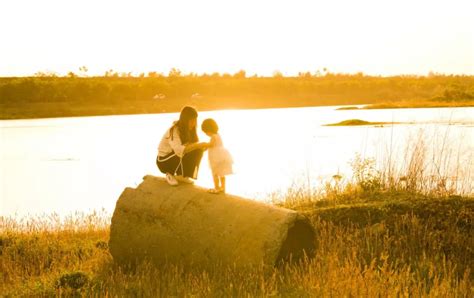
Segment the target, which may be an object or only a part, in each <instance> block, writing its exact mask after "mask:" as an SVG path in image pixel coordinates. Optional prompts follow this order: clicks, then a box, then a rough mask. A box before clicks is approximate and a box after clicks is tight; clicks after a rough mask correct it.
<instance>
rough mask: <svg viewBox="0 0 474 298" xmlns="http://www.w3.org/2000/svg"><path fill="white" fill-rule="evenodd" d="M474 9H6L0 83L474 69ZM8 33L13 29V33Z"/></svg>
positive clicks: (236, 5) (354, 4)
mask: <svg viewBox="0 0 474 298" xmlns="http://www.w3.org/2000/svg"><path fill="white" fill-rule="evenodd" d="M471 6H472V4H471V1H467V0H456V1H449V2H447V1H417V2H413V1H371V0H362V1H340V0H339V1H327V2H314V1H232V2H229V1H210V0H203V1H143V0H141V1H89V0H84V1H54V0H45V1H28V0H23V1H2V2H1V3H0V28H2V45H1V47H0V57H1V58H0V75H1V76H12V75H13V76H14V75H31V74H33V73H35V72H37V71H52V72H57V73H59V74H66V73H67V72H68V71H75V72H77V71H78V68H79V67H80V66H83V65H85V66H87V67H88V69H89V71H88V75H102V74H104V72H105V71H107V70H109V69H113V70H116V71H119V72H133V73H135V74H138V73H140V72H145V73H146V72H148V71H158V72H164V73H167V72H168V71H169V70H170V69H171V68H173V67H174V68H178V69H180V70H182V71H184V72H186V73H189V72H196V73H203V72H206V73H212V72H221V73H223V72H230V73H233V72H236V71H238V70H240V69H245V70H246V71H247V73H248V74H253V73H258V74H261V75H271V74H272V73H273V72H274V71H276V70H278V71H281V72H282V73H283V74H289V75H291V74H296V73H297V72H298V71H316V70H318V69H323V68H328V69H329V70H331V71H333V72H349V73H352V72H359V71H362V72H365V73H368V74H382V75H390V74H402V73H416V74H427V73H428V72H429V71H437V72H442V73H464V74H473V73H474V45H473V44H474V19H473V18H472V17H471V16H470V13H469V11H472V9H471ZM7 28H8V29H7Z"/></svg>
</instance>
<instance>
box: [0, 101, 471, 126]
mask: <svg viewBox="0 0 474 298" xmlns="http://www.w3.org/2000/svg"><path fill="white" fill-rule="evenodd" d="M183 105H192V106H194V107H196V108H198V110H199V111H203V112H204V111H213V110H225V109H240V110H245V109H269V108H302V107H318V106H328V105H329V104H313V103H311V102H310V101H304V102H301V103H298V102H296V103H291V104H289V103H281V102H280V103H276V104H273V105H269V104H268V103H267V104H266V103H259V102H258V101H254V102H253V103H245V104H244V103H238V102H237V103H235V104H229V105H224V104H222V103H219V102H216V103H214V104H212V103H211V104H202V103H197V102H195V101H189V102H185V103H183ZM183 105H181V104H179V105H178V104H176V103H172V104H163V103H150V102H148V101H145V102H135V103H133V104H131V105H128V106H123V105H110V106H104V105H81V104H79V103H72V104H71V103H29V104H17V105H14V106H12V105H1V104H0V120H16V119H39V118H58V117H86V116H111V115H132V114H159V113H177V112H179V111H180V110H181V108H182V107H183ZM449 107H450V108H456V107H474V100H472V101H463V102H436V103H432V102H421V103H407V102H400V103H394V102H391V103H379V104H371V105H366V106H363V107H360V108H359V107H353V106H347V107H341V108H338V110H363V109H364V110H365V109H404V108H407V109H410V108H449ZM369 124H385V122H384V123H369Z"/></svg>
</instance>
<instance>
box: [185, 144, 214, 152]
mask: <svg viewBox="0 0 474 298" xmlns="http://www.w3.org/2000/svg"><path fill="white" fill-rule="evenodd" d="M207 148H209V143H206V142H201V143H192V144H188V145H186V147H185V148H184V154H186V153H188V152H191V151H194V150H196V149H201V150H206V149H207Z"/></svg>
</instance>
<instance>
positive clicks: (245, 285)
mask: <svg viewBox="0 0 474 298" xmlns="http://www.w3.org/2000/svg"><path fill="white" fill-rule="evenodd" d="M458 203H468V205H466V206H465V208H464V209H463V213H458V214H456V215H453V216H451V217H450V218H446V217H444V216H443V218H442V219H441V218H435V217H431V219H426V218H422V217H420V216H419V215H416V214H413V213H405V214H398V215H395V217H392V218H391V219H390V220H387V219H382V220H380V221H379V222H378V223H373V222H367V223H364V224H358V223H357V221H353V222H350V221H344V220H342V219H341V218H338V217H337V216H336V214H337V212H336V210H335V209H333V210H332V211H331V212H334V214H333V215H331V212H329V211H328V212H326V213H325V212H323V211H322V209H320V210H319V211H317V212H316V210H317V209H314V211H315V212H311V213H308V216H309V217H310V218H311V221H312V224H313V225H314V227H315V230H316V232H317V235H316V239H315V241H316V242H317V252H316V255H315V257H314V258H313V259H311V260H305V261H303V262H302V263H300V264H293V265H286V266H283V267H282V268H270V270H268V268H263V267H256V268H252V269H248V270H246V271H241V270H238V269H235V268H215V269H213V270H209V271H201V270H199V269H197V268H184V267H182V266H180V265H179V264H169V265H165V266H163V267H159V268H158V267H155V266H153V265H151V264H149V263H146V262H144V263H142V264H140V265H139V266H138V267H137V268H135V269H134V270H127V269H125V268H121V267H118V266H116V265H115V264H114V263H113V260H112V258H111V256H110V255H109V253H108V250H107V240H108V236H109V231H108V228H106V227H103V226H97V227H96V228H95V229H94V228H92V227H93V225H88V227H85V226H83V228H81V229H74V230H71V229H67V228H63V227H59V228H57V229H55V230H45V229H36V228H32V229H30V230H29V231H24V230H23V229H16V228H15V226H13V225H11V224H9V225H7V226H6V227H5V225H4V223H5V219H4V218H3V219H2V221H1V223H2V234H1V262H0V269H1V270H0V272H1V279H0V293H1V294H2V296H9V295H11V296H17V295H39V296H41V295H44V296H51V295H62V294H67V295H69V294H82V295H85V296H90V295H99V296H110V295H111V296H293V297H306V296H402V295H403V296H441V297H448V296H451V297H454V296H455V297H469V296H472V294H473V289H474V284H473V280H472V273H471V271H470V270H471V268H472V266H473V252H472V247H474V243H473V240H472V237H469V234H468V233H469V230H470V231H471V232H472V220H473V219H474V204H473V202H472V200H471V201H469V200H467V201H465V202H464V201H462V200H461V201H459V202H458ZM331 218H332V219H333V220H331ZM78 220H79V221H83V222H85V221H87V216H85V217H82V218H78ZM104 220H107V219H104ZM452 221H455V222H457V223H458V224H452ZM10 223H11V222H10ZM51 224H54V223H51Z"/></svg>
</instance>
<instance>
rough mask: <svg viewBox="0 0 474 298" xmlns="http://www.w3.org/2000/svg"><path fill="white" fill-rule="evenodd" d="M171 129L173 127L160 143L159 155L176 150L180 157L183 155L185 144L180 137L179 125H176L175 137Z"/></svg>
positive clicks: (162, 155)
mask: <svg viewBox="0 0 474 298" xmlns="http://www.w3.org/2000/svg"><path fill="white" fill-rule="evenodd" d="M170 130H171V127H170V128H169V129H168V130H166V132H165V134H164V135H163V137H162V138H161V141H160V144H159V145H158V156H160V157H164V156H166V155H168V154H170V153H172V152H174V153H176V155H177V156H178V157H183V155H184V148H185V146H184V145H183V143H182V142H181V138H180V137H179V129H178V127H174V129H173V137H171V135H170Z"/></svg>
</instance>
